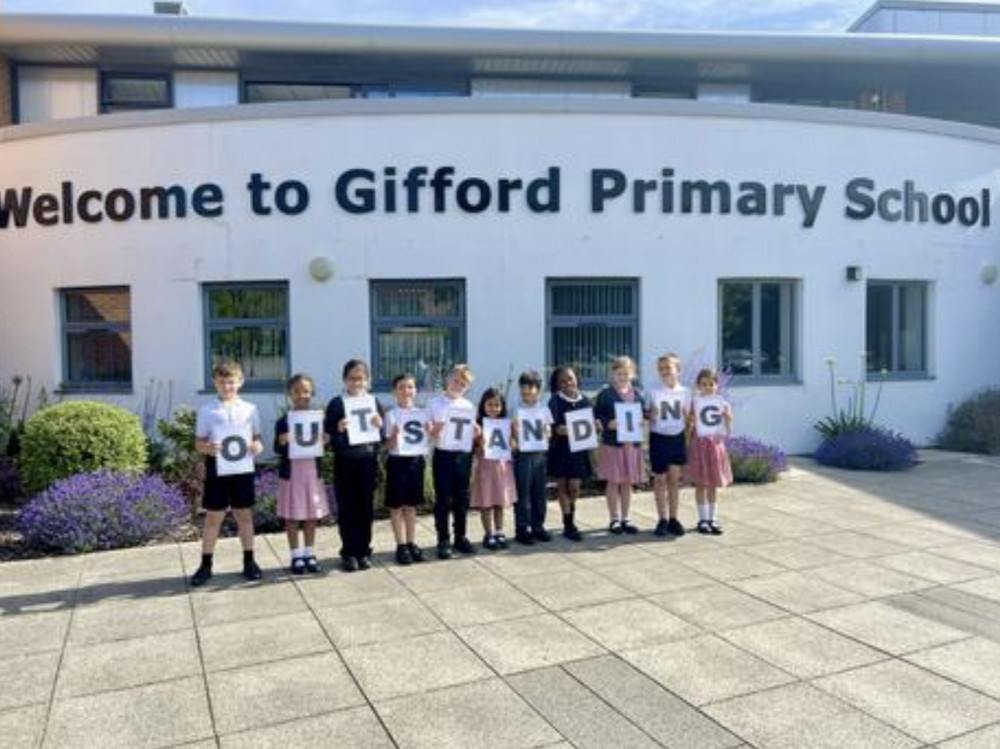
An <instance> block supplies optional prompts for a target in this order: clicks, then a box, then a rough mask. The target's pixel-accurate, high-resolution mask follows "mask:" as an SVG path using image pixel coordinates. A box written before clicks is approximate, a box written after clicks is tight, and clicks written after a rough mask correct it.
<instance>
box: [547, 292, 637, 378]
mask: <svg viewBox="0 0 1000 749" xmlns="http://www.w3.org/2000/svg"><path fill="white" fill-rule="evenodd" d="M599 284H611V285H615V286H623V287H628V288H630V289H631V291H632V295H633V296H632V310H633V311H632V314H631V315H600V316H597V315H595V316H589V315H556V314H554V313H553V311H552V302H553V294H552V292H553V290H554V289H556V288H559V287H579V286H584V285H586V286H595V285H599ZM641 294H642V285H641V278H640V277H639V276H550V277H547V278H546V279H545V366H546V369H547V370H548V371H552V370H553V369H554V368H555V367H558V366H562V365H564V364H566V363H567V362H565V361H556V360H555V353H556V352H555V348H556V345H555V330H556V329H557V328H561V327H565V328H568V327H580V325H581V324H587V323H589V324H592V325H599V326H601V327H609V326H611V325H616V326H620V325H622V324H623V323H627V324H628V326H629V327H631V329H632V331H633V340H632V346H633V353H632V354H630V356H631V357H632V359H633V361H634V362H635V367H636V372H637V373H638V372H641V371H642V365H641V363H640V359H641V357H642V325H641V322H642V321H641V315H640V304H641V301H642V296H641ZM623 354H625V352H618V354H616V355H623ZM607 364H608V367H609V371H608V373H607V374H606V375H605V376H603V377H600V378H594V377H584V373H583V372H577V376H578V377H579V378H580V383H579V384H580V388H581V389H584V388H585V389H590V390H592V389H594V388H599V387H601V386H603V385H605V384H606V383H607V382H608V377H609V376H610V366H611V362H610V361H608V363H607Z"/></svg>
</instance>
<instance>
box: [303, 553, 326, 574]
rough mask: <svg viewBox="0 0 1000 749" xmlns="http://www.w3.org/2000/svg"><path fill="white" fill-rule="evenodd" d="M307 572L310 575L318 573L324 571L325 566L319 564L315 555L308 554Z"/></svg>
mask: <svg viewBox="0 0 1000 749" xmlns="http://www.w3.org/2000/svg"><path fill="white" fill-rule="evenodd" d="M305 563H306V572H308V573H309V574H310V575H318V574H319V573H320V572H322V571H323V568H322V567H321V566H320V564H319V560H318V559H317V558H316V557H314V556H308V557H306V558H305Z"/></svg>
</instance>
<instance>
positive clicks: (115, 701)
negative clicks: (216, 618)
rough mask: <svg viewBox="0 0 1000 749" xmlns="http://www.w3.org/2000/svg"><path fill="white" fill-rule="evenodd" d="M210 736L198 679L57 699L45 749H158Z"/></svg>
mask: <svg viewBox="0 0 1000 749" xmlns="http://www.w3.org/2000/svg"><path fill="white" fill-rule="evenodd" d="M212 735H213V731H212V720H211V718H210V716H209V711H208V699H207V695H206V693H205V682H204V681H203V679H202V678H201V677H200V676H198V677H194V678H188V679H178V680H176V681H168V682H163V683H161V684H152V685H148V686H142V687H137V688H134V689H129V690H124V691H119V692H103V693H101V694H96V695H88V696H86V697H77V698H75V699H69V700H62V701H58V702H56V703H55V704H54V705H53V707H52V715H51V716H50V718H49V724H48V731H47V733H46V735H45V744H44V749H91V748H93V749H119V748H121V749H158V748H159V747H172V746H175V745H177V744H184V743H191V742H193V741H195V740H198V739H204V738H211V737H212Z"/></svg>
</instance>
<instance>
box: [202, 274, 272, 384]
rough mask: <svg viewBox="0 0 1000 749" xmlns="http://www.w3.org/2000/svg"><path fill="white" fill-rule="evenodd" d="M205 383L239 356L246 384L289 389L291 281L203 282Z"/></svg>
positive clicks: (210, 380) (237, 359)
mask: <svg viewBox="0 0 1000 749" xmlns="http://www.w3.org/2000/svg"><path fill="white" fill-rule="evenodd" d="M202 293H203V298H204V314H205V346H206V352H205V387H206V388H210V387H211V386H212V367H214V366H215V364H217V363H218V362H219V361H220V360H222V359H234V360H236V361H238V362H239V363H240V364H241V365H242V367H243V377H244V379H245V383H246V387H250V388H258V389H272V388H284V385H285V382H286V380H287V379H288V376H289V361H290V357H289V354H288V284H287V283H286V282H284V281H273V282H272V281H268V282H249V283H211V284H205V285H204V286H203V287H202Z"/></svg>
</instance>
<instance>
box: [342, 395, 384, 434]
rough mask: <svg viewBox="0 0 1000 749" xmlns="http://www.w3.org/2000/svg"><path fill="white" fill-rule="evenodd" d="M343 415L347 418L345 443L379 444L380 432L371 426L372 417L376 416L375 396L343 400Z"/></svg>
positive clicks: (360, 396) (361, 396)
mask: <svg viewBox="0 0 1000 749" xmlns="http://www.w3.org/2000/svg"><path fill="white" fill-rule="evenodd" d="M344 414H345V415H346V416H347V441H348V443H349V444H351V445H366V444H368V443H369V442H379V441H381V439H382V430H381V429H379V428H378V427H377V426H375V425H374V424H372V417H373V416H375V415H376V414H378V406H376V404H375V396H373V395H359V396H357V397H354V398H344Z"/></svg>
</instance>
